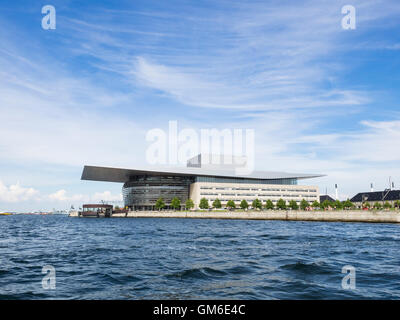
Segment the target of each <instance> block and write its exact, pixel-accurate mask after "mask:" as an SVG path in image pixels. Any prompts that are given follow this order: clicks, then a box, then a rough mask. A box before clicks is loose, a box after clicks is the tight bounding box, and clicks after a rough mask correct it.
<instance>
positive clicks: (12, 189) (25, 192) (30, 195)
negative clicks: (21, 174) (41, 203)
mask: <svg viewBox="0 0 400 320" xmlns="http://www.w3.org/2000/svg"><path fill="white" fill-rule="evenodd" d="M38 195H39V191H38V190H35V189H34V188H26V187H22V186H21V185H20V184H19V183H16V184H13V185H10V186H6V185H4V183H3V182H2V181H1V180H0V202H21V201H29V200H35V199H37V196H38Z"/></svg>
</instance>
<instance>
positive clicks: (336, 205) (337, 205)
mask: <svg viewBox="0 0 400 320" xmlns="http://www.w3.org/2000/svg"><path fill="white" fill-rule="evenodd" d="M334 206H335V208H336V210H342V209H343V203H342V202H341V201H339V200H336V201H335V202H334Z"/></svg>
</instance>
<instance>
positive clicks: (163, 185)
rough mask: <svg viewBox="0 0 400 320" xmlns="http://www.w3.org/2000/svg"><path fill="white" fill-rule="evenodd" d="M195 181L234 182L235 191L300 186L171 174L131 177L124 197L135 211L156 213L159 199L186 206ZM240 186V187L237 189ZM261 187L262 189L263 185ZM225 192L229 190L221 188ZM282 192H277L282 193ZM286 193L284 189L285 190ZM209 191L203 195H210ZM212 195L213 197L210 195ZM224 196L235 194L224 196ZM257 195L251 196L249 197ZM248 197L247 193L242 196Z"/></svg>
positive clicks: (276, 181) (280, 181) (281, 181)
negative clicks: (174, 201)
mask: <svg viewBox="0 0 400 320" xmlns="http://www.w3.org/2000/svg"><path fill="white" fill-rule="evenodd" d="M194 182H208V183H230V184H232V187H231V188H229V189H231V190H238V191H271V190H270V189H250V188H243V187H240V186H238V184H239V185H240V184H260V185H262V184H263V185H266V184H277V185H297V179H295V178H294V179H268V180H266V179H241V178H235V177H233V178H224V177H204V176H174V175H172V174H169V175H136V176H131V177H130V179H129V181H127V182H125V183H124V186H123V187H122V195H123V198H124V203H125V206H127V207H129V208H130V209H133V210H155V204H156V202H157V200H158V199H159V198H163V200H164V203H165V204H166V207H167V208H168V206H169V205H170V203H171V200H172V199H173V198H175V197H177V198H178V199H180V200H181V204H182V206H184V204H185V202H186V200H187V199H188V198H189V193H190V185H191V184H192V183H194ZM235 185H236V186H235ZM260 187H261V186H260ZM201 189H202V190H210V191H211V190H212V189H213V187H205V186H202V187H201ZM218 189H219V190H221V191H222V190H225V188H223V187H221V188H218ZM278 190H279V189H277V191H278ZM282 191H283V190H282ZM206 193H207V191H205V192H202V195H206ZM211 193H212V194H214V193H215V191H214V192H211ZM210 195H211V194H210ZM223 195H224V196H229V195H231V194H230V193H229V194H226V193H223ZM251 195H253V196H254V193H249V196H251ZM242 196H247V194H246V195H245V194H242Z"/></svg>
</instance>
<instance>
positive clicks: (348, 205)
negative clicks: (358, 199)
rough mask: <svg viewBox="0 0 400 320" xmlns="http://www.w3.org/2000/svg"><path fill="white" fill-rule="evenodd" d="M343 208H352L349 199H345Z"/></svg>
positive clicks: (352, 204) (352, 205)
mask: <svg viewBox="0 0 400 320" xmlns="http://www.w3.org/2000/svg"><path fill="white" fill-rule="evenodd" d="M343 207H344V208H345V209H352V208H354V203H353V202H351V201H350V200H349V199H347V200H346V201H345V202H344V203H343Z"/></svg>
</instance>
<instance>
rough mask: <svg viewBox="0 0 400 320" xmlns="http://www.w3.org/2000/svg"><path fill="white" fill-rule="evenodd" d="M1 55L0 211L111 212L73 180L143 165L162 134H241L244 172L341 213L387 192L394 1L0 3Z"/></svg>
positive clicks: (398, 173) (399, 44)
mask: <svg viewBox="0 0 400 320" xmlns="http://www.w3.org/2000/svg"><path fill="white" fill-rule="evenodd" d="M47 4H50V5H53V6H54V7H55V9H56V21H57V25H56V29H55V30H43V29H42V27H41V20H42V18H43V16H44V15H43V14H42V13H41V8H42V7H43V6H44V5H47ZM348 4H350V5H353V6H354V7H355V8H356V17H357V24H356V29H355V30H343V28H342V26H341V19H342V17H343V14H342V13H341V8H342V6H344V5H348ZM0 41H1V44H2V45H1V47H0V115H1V120H2V121H1V126H0V211H2V210H29V211H30V210H39V209H43V210H45V209H51V208H59V209H63V208H69V206H70V205H71V204H75V205H76V206H77V205H79V204H81V203H82V202H86V201H99V200H101V199H104V200H116V199H119V198H120V193H121V185H120V184H113V183H101V182H88V181H80V175H81V171H82V167H83V165H84V164H93V165H104V166H121V167H128V168H132V167H135V166H144V165H146V159H145V156H144V154H145V151H146V148H147V147H148V142H146V140H145V136H146V132H148V131H149V130H151V129H153V128H163V129H165V130H166V129H167V127H168V121H170V120H177V121H178V126H179V128H180V129H183V128H194V129H196V130H200V129H201V128H218V129H224V128H252V129H254V130H255V134H256V168H257V169H259V170H276V171H289V172H305V173H324V174H327V177H324V178H320V179H315V180H310V181H307V182H304V183H309V184H315V185H318V186H319V187H320V189H321V193H324V192H325V189H326V188H327V189H328V193H330V194H333V193H334V190H333V186H334V184H335V183H337V184H339V187H340V190H339V191H340V197H341V198H342V199H346V198H347V197H351V196H353V195H354V194H355V193H357V192H359V191H368V190H369V184H370V183H371V182H373V183H374V184H375V189H384V188H386V187H387V186H388V179H389V176H391V177H392V180H393V181H394V182H395V183H396V185H397V186H399V185H400V169H399V164H400V148H398V144H399V143H398V141H399V138H400V108H399V98H400V90H399V89H400V59H399V57H400V55H399V52H400V51H399V50H400V3H399V2H398V1H390V0H385V1H377V0H374V1H372V0H371V1H370V0H363V1H333V0H330V1H311V0H309V1H297V2H295V3H294V2H293V1H249V2H246V1H192V2H189V1H149V0H146V1H118V2H116V1H113V2H112V1H84V2H82V1H61V0H60V1H51V2H50V1H47V2H41V1H23V0H21V1H2V2H1V4H0Z"/></svg>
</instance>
